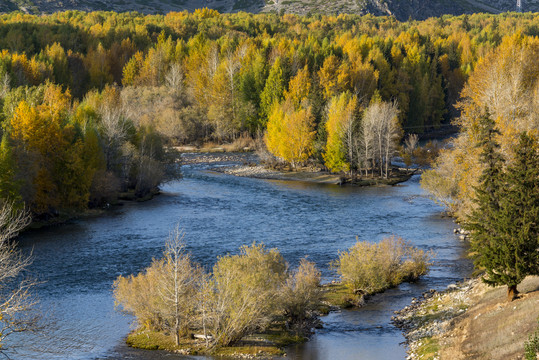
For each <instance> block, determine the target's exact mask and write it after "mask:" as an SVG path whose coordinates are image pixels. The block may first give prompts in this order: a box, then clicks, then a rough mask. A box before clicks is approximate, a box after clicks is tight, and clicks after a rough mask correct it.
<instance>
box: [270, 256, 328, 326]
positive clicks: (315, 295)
mask: <svg viewBox="0 0 539 360" xmlns="http://www.w3.org/2000/svg"><path fill="white" fill-rule="evenodd" d="M320 279H321V274H320V271H318V269H317V268H316V266H315V264H314V263H312V262H309V261H308V260H307V259H306V258H304V259H301V261H300V264H299V268H298V269H297V270H296V271H295V272H293V273H291V274H290V275H289V277H288V279H287V280H286V283H285V285H284V286H283V288H282V294H281V296H280V300H279V302H280V304H281V307H282V308H283V312H284V316H285V317H286V318H287V325H288V327H289V328H291V329H294V330H295V331H296V333H304V332H305V331H309V330H310V329H311V328H312V327H313V321H314V320H316V319H317V311H318V309H319V307H320V302H321V296H322V294H321V291H320Z"/></svg>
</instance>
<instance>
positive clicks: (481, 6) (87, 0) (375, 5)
mask: <svg viewBox="0 0 539 360" xmlns="http://www.w3.org/2000/svg"><path fill="white" fill-rule="evenodd" d="M522 4H523V5H522V6H523V7H522V10H523V11H526V12H527V11H539V0H527V1H523V2H522ZM202 7H208V8H212V9H216V10H218V11H220V12H222V13H226V12H238V11H246V12H253V13H259V12H278V13H281V12H284V13H293V14H302V15H305V14H309V13H324V14H340V13H352V14H367V13H369V14H374V15H394V16H395V17H396V18H397V19H399V20H401V21H406V20H407V19H408V18H410V17H411V18H413V19H416V20H422V19H426V18H428V17H432V16H440V15H443V14H453V15H460V14H470V13H475V12H488V13H499V12H504V11H515V10H516V1H513V0H491V1H486V0H429V1H425V0H133V1H125V0H108V1H105V0H64V1H56V0H2V1H0V12H8V11H14V10H21V11H23V12H27V13H36V14H39V13H42V12H44V13H52V12H56V11H65V10H83V11H98V10H105V11H117V12H124V11H139V12H142V13H145V14H165V13H168V12H170V11H183V10H188V11H193V10H194V9H197V8H202Z"/></svg>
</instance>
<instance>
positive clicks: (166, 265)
mask: <svg viewBox="0 0 539 360" xmlns="http://www.w3.org/2000/svg"><path fill="white" fill-rule="evenodd" d="M183 236H184V234H183V233H182V232H181V231H180V230H179V229H176V230H175V231H174V232H173V233H172V234H171V236H170V237H169V239H168V241H167V243H166V248H165V251H164V254H163V255H164V256H163V258H162V259H159V260H156V259H154V260H153V261H152V264H151V265H150V267H149V268H147V269H146V271H145V272H143V273H140V274H138V275H137V276H133V275H131V276H129V277H123V276H119V277H118V279H117V280H116V281H115V282H114V298H115V299H116V302H117V304H120V305H121V306H122V307H123V309H124V310H125V311H127V312H129V313H132V314H133V315H135V316H136V318H137V320H138V322H139V324H140V325H141V326H142V327H145V328H147V329H148V330H158V331H159V330H166V331H170V332H171V333H172V334H174V337H175V341H176V345H178V344H179V338H180V334H186V333H188V332H189V329H190V328H191V326H193V325H194V319H195V315H196V307H197V303H198V297H197V294H198V289H199V285H200V283H201V281H202V278H203V272H202V270H201V269H200V267H199V266H198V265H196V264H194V263H193V262H192V261H191V259H190V256H189V254H187V253H186V252H185V244H184V242H183Z"/></svg>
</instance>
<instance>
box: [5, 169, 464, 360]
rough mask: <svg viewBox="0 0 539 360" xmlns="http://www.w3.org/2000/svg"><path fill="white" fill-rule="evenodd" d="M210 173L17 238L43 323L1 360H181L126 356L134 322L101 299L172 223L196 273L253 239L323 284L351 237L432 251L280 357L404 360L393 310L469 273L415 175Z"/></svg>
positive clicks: (157, 248)
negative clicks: (424, 269)
mask: <svg viewBox="0 0 539 360" xmlns="http://www.w3.org/2000/svg"><path fill="white" fill-rule="evenodd" d="M218 165H219V164H218ZM221 165H223V164H221ZM212 166H215V165H212ZM209 168H210V166H209V165H203V164H194V165H186V166H183V169H182V170H183V174H184V178H183V179H182V180H181V181H177V182H172V183H169V184H166V185H165V186H163V187H162V191H163V193H162V195H160V196H158V197H156V198H154V199H153V200H151V201H149V202H145V203H127V204H125V205H124V206H121V207H118V208H115V209H114V210H111V211H110V212H109V213H107V214H105V215H104V216H99V217H93V218H85V219H81V220H76V221H72V222H70V223H68V224H65V225H61V226H55V227H51V228H47V229H43V230H38V231H32V232H28V233H25V234H23V235H22V236H21V237H20V244H21V246H22V248H23V250H24V251H25V252H26V253H30V252H33V257H34V262H33V264H32V265H31V267H30V272H31V274H32V275H33V276H35V277H37V278H38V279H39V280H41V281H43V283H42V284H41V285H39V287H38V288H37V294H38V296H39V298H40V300H41V308H42V310H43V312H44V314H45V318H46V320H47V322H46V328H45V329H44V330H43V331H41V332H39V333H38V334H36V335H27V334H25V335H17V336H13V337H12V338H11V339H10V340H9V343H8V345H9V347H10V348H9V349H8V350H7V352H6V353H7V354H8V355H10V356H11V357H12V358H13V359H35V360H41V359H47V360H49V359H172V358H178V359H180V358H183V359H185V358H187V357H181V356H179V355H173V354H167V353H163V352H150V351H143V350H136V349H130V348H128V347H127V346H126V345H125V344H124V339H125V336H126V335H127V333H128V332H129V331H130V329H131V326H132V320H133V319H132V318H131V317H130V316H127V315H123V314H121V313H118V312H117V311H115V309H114V301H113V299H112V291H111V288H112V283H113V281H114V279H115V278H116V277H117V276H118V275H120V274H122V275H128V274H132V273H137V272H139V271H141V270H142V269H144V268H145V267H147V266H148V265H149V264H150V262H151V260H152V258H153V257H159V256H160V254H161V253H162V250H163V245H164V242H165V239H166V237H167V235H168V233H169V232H170V231H171V230H172V229H173V228H174V227H175V226H176V224H178V223H179V224H180V226H181V227H183V229H184V230H185V232H186V237H185V239H186V241H187V245H188V250H189V251H190V252H191V253H192V255H193V258H194V259H195V260H196V261H198V262H200V263H201V264H203V265H204V266H205V267H207V268H211V266H212V265H213V264H214V262H215V260H216V258H217V256H220V255H224V254H227V253H235V252H237V250H238V248H239V247H240V246H241V245H243V244H251V243H252V242H253V241H257V242H263V243H265V244H266V245H267V246H268V247H277V248H278V249H279V250H280V251H281V253H282V254H283V256H284V258H285V259H286V260H287V261H288V262H289V263H290V265H291V266H296V265H297V264H298V262H299V260H300V259H301V258H302V257H304V256H308V257H309V260H311V261H314V262H316V264H317V265H318V267H319V268H320V269H321V270H322V273H323V276H324V280H325V281H330V280H332V279H334V278H335V274H334V273H333V272H332V270H331V269H330V268H329V265H328V264H329V263H330V262H331V261H332V260H334V259H335V258H336V257H337V256H338V252H339V251H341V250H345V249H347V248H349V247H350V246H351V245H353V244H354V242H355V241H356V236H357V237H358V238H359V239H361V240H370V241H378V240H380V239H382V238H384V237H386V236H390V235H392V234H395V235H398V236H401V237H403V238H405V239H407V240H409V241H410V242H412V243H413V244H414V245H415V246H418V247H420V248H422V249H425V250H434V251H435V252H436V259H435V261H436V262H435V265H434V266H433V268H432V271H431V272H430V274H429V275H428V276H426V277H425V278H424V279H422V280H421V281H419V282H417V283H414V284H403V285H401V286H399V287H398V288H396V289H391V290H389V291H387V292H385V293H383V294H380V295H377V296H375V297H374V298H372V299H371V300H370V302H369V303H368V304H367V305H366V306H365V307H363V308H361V309H357V310H343V311H340V312H334V313H330V314H329V315H328V316H325V317H323V324H324V328H323V329H320V330H317V332H316V334H315V335H314V336H313V338H312V339H311V340H310V341H308V342H307V343H305V344H301V345H298V346H294V347H291V348H289V349H287V358H290V359H382V360H383V359H404V358H405V350H406V349H405V347H404V346H403V345H401V343H402V342H403V340H404V338H403V336H402V335H401V333H400V331H399V330H398V329H396V328H394V327H393V326H392V325H391V324H390V317H391V316H392V314H393V311H394V310H397V309H400V308H402V307H404V306H406V305H407V304H408V303H409V302H410V301H411V298H412V297H415V296H419V295H420V294H421V293H422V292H424V291H427V290H429V289H438V290H440V289H443V288H445V287H446V286H447V285H448V284H449V283H452V282H455V281H458V280H461V279H462V278H464V277H466V276H468V275H469V274H470V272H471V264H470V262H469V261H468V260H466V259H465V258H464V254H465V251H466V249H464V247H463V245H462V243H461V242H459V240H458V239H457V237H456V236H455V235H454V234H453V231H452V230H453V228H454V227H455V225H454V223H453V221H452V220H451V219H450V218H447V217H443V216H442V208H440V207H439V206H437V205H436V204H434V203H433V202H432V201H431V200H429V199H428V198H427V196H426V194H425V193H424V192H423V190H421V188H420V186H419V176H414V177H412V179H410V180H409V181H407V182H406V183H403V184H401V185H399V186H393V187H370V188H357V187H339V186H334V185H317V184H309V183H299V182H283V181H275V180H260V179H249V178H240V177H234V176H230V175H224V174H220V173H214V172H211V171H209V170H208V169H209ZM198 359H200V358H198Z"/></svg>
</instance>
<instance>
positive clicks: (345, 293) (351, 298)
mask: <svg viewBox="0 0 539 360" xmlns="http://www.w3.org/2000/svg"><path fill="white" fill-rule="evenodd" d="M322 300H323V301H324V302H325V303H328V304H330V305H333V306H338V307H340V308H344V309H346V308H351V307H354V306H358V305H359V302H360V301H361V297H360V296H358V295H355V294H352V293H351V291H350V289H349V288H348V287H347V286H346V285H344V284H343V283H336V284H327V285H324V286H323V295H322ZM322 312H323V309H322Z"/></svg>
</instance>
